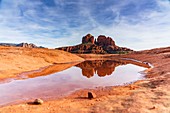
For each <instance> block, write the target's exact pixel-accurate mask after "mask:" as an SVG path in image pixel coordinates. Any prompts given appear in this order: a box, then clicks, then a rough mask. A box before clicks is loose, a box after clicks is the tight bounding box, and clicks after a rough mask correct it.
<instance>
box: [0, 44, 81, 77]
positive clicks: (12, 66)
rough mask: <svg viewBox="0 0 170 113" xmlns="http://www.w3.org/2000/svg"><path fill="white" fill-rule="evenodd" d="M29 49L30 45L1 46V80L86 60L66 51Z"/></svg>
mask: <svg viewBox="0 0 170 113" xmlns="http://www.w3.org/2000/svg"><path fill="white" fill-rule="evenodd" d="M29 47H30V46H29V45H25V46H23V47H6V46H0V67H1V68H0V80H2V79H4V78H10V77H16V76H17V75H18V74H20V73H22V72H27V71H32V70H37V69H39V68H41V67H45V66H49V65H52V64H59V63H68V62H78V61H83V60H84V59H83V58H80V57H78V56H77V55H74V54H71V53H68V52H65V51H60V50H52V49H46V48H29ZM60 67H61V66H60ZM67 67H68V66H67ZM58 68H59V67H58ZM58 68H57V69H58ZM58 70H59V69H58Z"/></svg>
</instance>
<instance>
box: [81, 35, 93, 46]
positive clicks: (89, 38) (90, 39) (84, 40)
mask: <svg viewBox="0 0 170 113" xmlns="http://www.w3.org/2000/svg"><path fill="white" fill-rule="evenodd" d="M89 42H90V43H92V44H94V36H92V35H91V34H87V35H86V36H84V37H83V38H82V44H84V43H89Z"/></svg>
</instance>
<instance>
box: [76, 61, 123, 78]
mask: <svg viewBox="0 0 170 113" xmlns="http://www.w3.org/2000/svg"><path fill="white" fill-rule="evenodd" d="M124 64H126V63H125V62H117V61H112V60H93V61H84V62H82V63H80V64H78V65H76V66H77V67H80V68H81V69H82V74H83V75H84V76H86V77H87V78H90V77H92V76H94V74H96V73H97V75H98V76H100V77H104V76H106V75H111V74H112V72H113V71H114V70H115V68H116V67H117V66H119V65H124Z"/></svg>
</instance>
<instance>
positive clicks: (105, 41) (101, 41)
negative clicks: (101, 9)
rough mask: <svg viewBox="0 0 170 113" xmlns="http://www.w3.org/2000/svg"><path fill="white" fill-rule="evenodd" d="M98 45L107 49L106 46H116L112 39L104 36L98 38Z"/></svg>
mask: <svg viewBox="0 0 170 113" xmlns="http://www.w3.org/2000/svg"><path fill="white" fill-rule="evenodd" d="M97 45H99V46H102V47H106V46H116V45H115V41H113V40H112V38H110V37H106V36H104V35H100V36H98V38H97Z"/></svg>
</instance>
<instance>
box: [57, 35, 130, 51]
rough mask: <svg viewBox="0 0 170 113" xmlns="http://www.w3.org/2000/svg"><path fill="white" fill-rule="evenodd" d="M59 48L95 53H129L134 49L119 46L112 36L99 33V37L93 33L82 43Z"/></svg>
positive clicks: (83, 39)
mask: <svg viewBox="0 0 170 113" xmlns="http://www.w3.org/2000/svg"><path fill="white" fill-rule="evenodd" d="M56 49H58V50H64V51H67V52H71V53H81V54H82V53H83V54H84V53H95V54H107V53H109V54H112V53H129V52H132V51H133V50H131V49H129V48H126V47H119V46H117V45H116V44H115V41H114V40H113V39H112V38H111V37H106V36H104V35H99V36H98V38H97V39H95V38H94V36H92V35H91V34H87V35H86V36H84V37H83V38H82V43H81V44H79V45H76V46H68V47H60V48H56Z"/></svg>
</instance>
